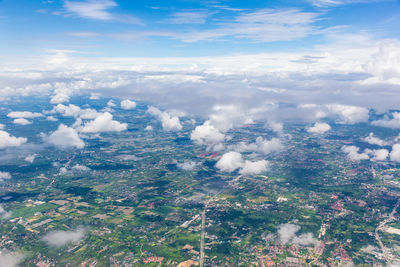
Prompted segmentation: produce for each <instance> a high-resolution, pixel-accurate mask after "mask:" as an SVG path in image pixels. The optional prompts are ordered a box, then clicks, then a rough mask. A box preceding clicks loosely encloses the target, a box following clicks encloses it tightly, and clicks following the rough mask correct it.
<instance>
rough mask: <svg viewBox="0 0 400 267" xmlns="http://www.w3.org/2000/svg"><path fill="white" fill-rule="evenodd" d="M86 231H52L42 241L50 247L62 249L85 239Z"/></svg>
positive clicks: (81, 229) (79, 229)
mask: <svg viewBox="0 0 400 267" xmlns="http://www.w3.org/2000/svg"><path fill="white" fill-rule="evenodd" d="M85 233H86V230H85V229H83V228H78V229H76V230H74V231H51V232H49V233H47V234H46V235H45V236H44V237H43V238H42V239H43V241H45V242H47V244H48V245H49V246H55V247H61V246H64V245H66V244H68V243H70V242H78V241H80V240H81V239H83V238H84V236H85Z"/></svg>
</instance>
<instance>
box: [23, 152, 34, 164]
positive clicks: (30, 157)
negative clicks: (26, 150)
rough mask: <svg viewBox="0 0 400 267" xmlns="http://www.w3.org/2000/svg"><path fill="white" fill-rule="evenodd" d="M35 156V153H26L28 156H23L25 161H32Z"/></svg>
mask: <svg viewBox="0 0 400 267" xmlns="http://www.w3.org/2000/svg"><path fill="white" fill-rule="evenodd" d="M36 156H37V155H36V154H31V155H28V156H26V157H25V161H27V162H29V163H33V161H34V160H35V158H36Z"/></svg>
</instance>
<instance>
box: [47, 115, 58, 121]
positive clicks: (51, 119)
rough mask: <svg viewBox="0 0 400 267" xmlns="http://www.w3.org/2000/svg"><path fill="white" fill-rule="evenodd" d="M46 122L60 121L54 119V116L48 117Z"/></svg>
mask: <svg viewBox="0 0 400 267" xmlns="http://www.w3.org/2000/svg"><path fill="white" fill-rule="evenodd" d="M46 120H48V121H58V119H57V118H54V117H53V116H47V117H46Z"/></svg>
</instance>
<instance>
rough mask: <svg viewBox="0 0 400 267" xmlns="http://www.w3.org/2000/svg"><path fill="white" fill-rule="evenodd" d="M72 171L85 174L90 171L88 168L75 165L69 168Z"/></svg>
mask: <svg viewBox="0 0 400 267" xmlns="http://www.w3.org/2000/svg"><path fill="white" fill-rule="evenodd" d="M71 169H72V170H73V171H78V172H87V171H90V168H89V167H87V166H84V165H80V164H76V165H74V166H72V168H71Z"/></svg>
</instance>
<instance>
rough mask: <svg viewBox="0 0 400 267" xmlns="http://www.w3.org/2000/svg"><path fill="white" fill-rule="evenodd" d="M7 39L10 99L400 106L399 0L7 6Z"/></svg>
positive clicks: (195, 109) (86, 1) (11, 2)
mask: <svg viewBox="0 0 400 267" xmlns="http://www.w3.org/2000/svg"><path fill="white" fill-rule="evenodd" d="M0 36H1V37H2V38H1V42H0V100H3V101H7V100H9V99H10V98H11V97H15V96H31V95H42V96H43V95H48V96H49V97H50V98H51V103H52V104H60V103H64V104H65V103H68V102H69V100H70V98H71V97H73V96H74V95H80V94H98V95H103V96H110V95H112V96H119V97H122V98H123V97H130V98H131V99H134V100H143V101H150V102H152V103H153V104H155V105H156V106H158V107H161V108H164V109H173V110H179V111H182V112H186V113H190V114H195V115H202V116H205V118H207V116H210V114H212V113H213V112H214V110H215V108H216V107H218V106H221V105H225V106H229V105H234V106H238V107H240V108H238V109H243V112H247V113H251V112H253V113H254V112H255V111H254V110H266V109H268V108H266V107H270V106H271V105H281V103H286V104H291V105H294V106H297V107H299V106H301V105H308V104H314V105H335V104H340V105H348V106H355V107H362V108H367V109H374V110H378V111H379V112H387V111H390V110H391V109H396V108H398V103H399V100H400V99H399V98H400V94H399V93H398V90H399V85H400V42H399V36H400V1H397V0H373V1H368V0H304V1H292V0H283V1H255V0H249V1H228V0H215V1H195V0H181V1H152V0H146V1H117V0H64V1H56V0H47V1H46V0H43V1H22V0H20V1H15V0H2V1H0ZM281 106H282V105H281ZM286 107H287V106H286ZM285 109H288V108H285ZM250 110H253V111H250ZM275 113H279V112H275ZM280 113H281V114H275V115H268V116H278V117H279V118H278V119H284V118H286V117H290V116H291V114H292V115H296V112H293V111H292V110H291V109H289V111H286V112H280ZM288 113H291V114H288ZM264 116H266V115H265V114H264Z"/></svg>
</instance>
